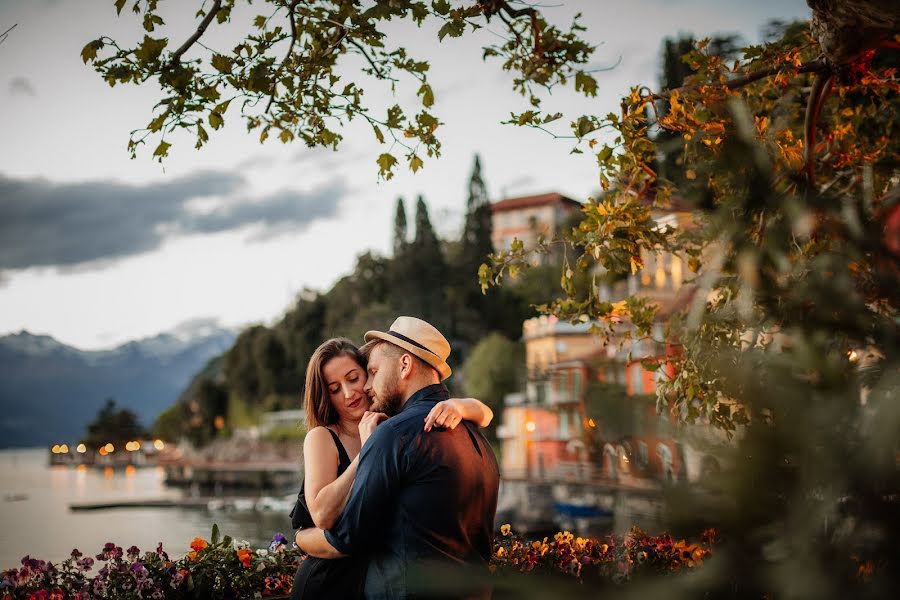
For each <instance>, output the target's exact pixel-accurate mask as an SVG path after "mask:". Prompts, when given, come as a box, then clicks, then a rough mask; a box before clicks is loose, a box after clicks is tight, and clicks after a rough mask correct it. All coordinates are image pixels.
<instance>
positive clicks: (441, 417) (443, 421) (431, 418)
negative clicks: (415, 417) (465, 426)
mask: <svg viewBox="0 0 900 600" xmlns="http://www.w3.org/2000/svg"><path fill="white" fill-rule="evenodd" d="M462 420H463V413H462V409H461V407H460V405H459V402H458V400H457V399H456V398H450V399H449V400H443V401H441V402H438V403H437V404H435V405H434V408H432V409H431V412H429V413H428V416H427V417H425V431H431V428H432V427H435V426H437V427H446V428H447V429H454V428H455V427H456V426H457V425H459V424H460V423H461V422H462Z"/></svg>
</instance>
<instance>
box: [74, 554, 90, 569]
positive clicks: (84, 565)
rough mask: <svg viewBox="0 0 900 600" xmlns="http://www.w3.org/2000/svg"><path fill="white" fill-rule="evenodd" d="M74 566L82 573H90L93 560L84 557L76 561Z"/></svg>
mask: <svg viewBox="0 0 900 600" xmlns="http://www.w3.org/2000/svg"><path fill="white" fill-rule="evenodd" d="M75 564H76V565H77V566H78V568H79V569H81V570H82V571H90V570H91V567H93V566H94V559H93V558H91V557H90V556H85V557H84V558H82V559H81V560H79V561H77V562H76V563H75Z"/></svg>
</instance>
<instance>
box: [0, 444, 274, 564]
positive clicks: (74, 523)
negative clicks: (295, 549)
mask: <svg viewBox="0 0 900 600" xmlns="http://www.w3.org/2000/svg"><path fill="white" fill-rule="evenodd" d="M47 454H48V451H47V450H46V449H43V448H41V449H29V450H0V570H3V569H8V568H10V567H14V566H18V565H19V564H20V560H21V558H22V557H23V556H25V555H31V556H32V557H34V558H40V559H44V560H52V561H54V562H57V561H60V560H62V559H65V558H67V557H68V555H69V553H70V552H71V551H72V549H73V548H78V549H79V550H81V551H82V552H84V553H85V554H96V553H97V552H99V550H100V549H101V548H102V547H103V544H105V543H106V542H114V543H116V544H118V545H119V546H122V547H123V548H128V547H129V546H132V545H135V546H137V547H138V548H140V549H141V551H147V550H154V549H156V545H157V543H159V542H162V543H163V547H164V548H165V550H166V551H167V552H168V553H169V554H170V555H171V556H181V555H183V554H186V553H187V552H188V551H190V548H189V544H190V542H191V540H192V539H194V537H195V536H201V537H203V538H205V539H209V534H210V530H211V529H212V526H213V523H218V525H219V529H220V530H221V531H222V533H223V534H227V535H230V536H232V537H233V538H235V539H238V540H247V541H249V542H250V543H251V544H253V545H254V546H255V547H265V546H268V544H269V540H271V539H272V536H273V535H274V534H275V533H276V532H283V533H285V534H287V535H288V537H290V533H291V524H290V519H289V518H288V515H287V514H286V513H285V514H281V513H272V512H262V513H261V512H253V511H248V512H234V511H230V512H223V511H216V512H211V511H208V510H206V509H175V508H161V509H160V508H134V509H113V510H98V511H81V512H72V511H70V510H69V505H70V504H73V503H83V502H93V501H111V500H123V499H155V498H164V497H168V498H171V497H179V496H180V495H181V494H182V491H181V490H177V489H171V488H167V487H166V486H165V485H164V484H163V471H162V469H161V468H155V467H145V468H138V469H128V470H124V469H118V470H111V469H109V470H106V471H104V470H102V469H92V468H83V469H78V468H75V467H51V466H49V465H48V464H47ZM17 497H19V498H21V497H24V499H22V500H19V499H16V498H17Z"/></svg>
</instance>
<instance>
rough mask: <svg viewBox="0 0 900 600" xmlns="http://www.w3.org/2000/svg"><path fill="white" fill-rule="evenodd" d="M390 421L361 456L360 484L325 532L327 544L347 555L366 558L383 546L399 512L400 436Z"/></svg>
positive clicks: (371, 438)
mask: <svg viewBox="0 0 900 600" xmlns="http://www.w3.org/2000/svg"><path fill="white" fill-rule="evenodd" d="M390 425H391V422H390V421H386V422H385V423H383V424H382V425H380V426H379V427H378V428H377V429H375V432H374V433H373V434H372V436H371V437H370V438H369V441H368V442H366V445H365V446H363V448H362V451H361V452H360V453H359V466H358V468H357V472H356V481H354V482H353V489H352V490H351V492H350V498H349V499H348V500H347V505H346V506H345V507H344V512H343V513H341V516H340V518H339V519H338V521H337V523H335V524H334V525H333V526H332V527H330V528H329V529H328V530H326V531H325V541H326V542H328V543H329V544H330V545H331V546H332V547H333V548H335V549H336V550H337V551H339V552H342V553H344V554H351V555H356V554H366V553H368V552H369V551H370V550H371V548H372V547H373V546H378V545H379V544H381V543H382V537H383V534H384V531H385V529H386V528H387V526H388V524H389V523H390V520H391V515H392V513H393V512H394V511H395V510H396V501H397V498H396V486H397V485H398V484H399V481H400V466H399V464H398V463H399V461H400V457H399V448H398V447H397V443H398V440H397V439H396V432H395V430H394V429H393V428H392V427H391V426H390Z"/></svg>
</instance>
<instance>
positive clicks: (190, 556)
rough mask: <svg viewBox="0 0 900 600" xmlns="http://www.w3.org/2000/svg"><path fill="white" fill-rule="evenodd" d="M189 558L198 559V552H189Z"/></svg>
mask: <svg viewBox="0 0 900 600" xmlns="http://www.w3.org/2000/svg"><path fill="white" fill-rule="evenodd" d="M188 560H197V553H196V552H188Z"/></svg>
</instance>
